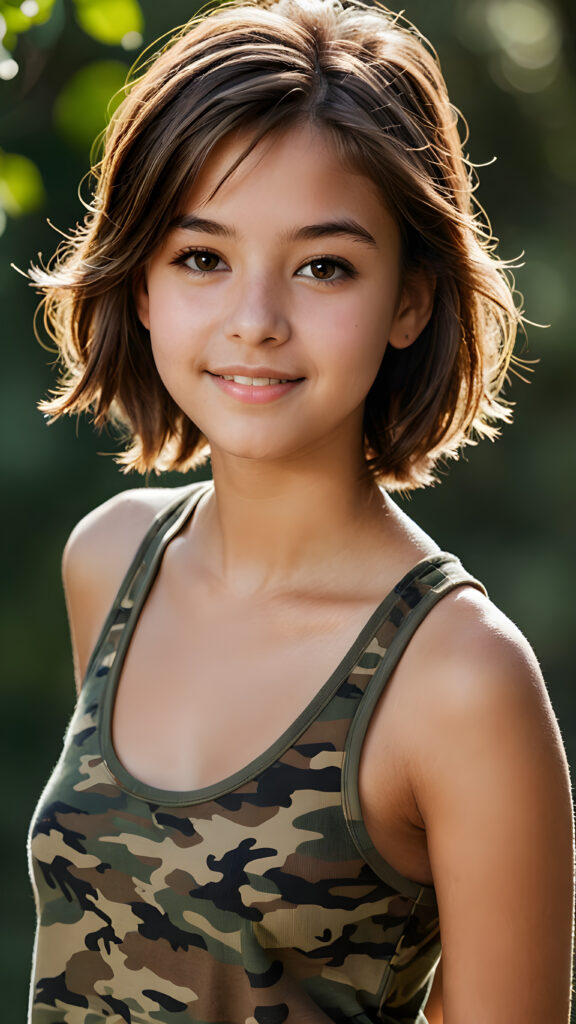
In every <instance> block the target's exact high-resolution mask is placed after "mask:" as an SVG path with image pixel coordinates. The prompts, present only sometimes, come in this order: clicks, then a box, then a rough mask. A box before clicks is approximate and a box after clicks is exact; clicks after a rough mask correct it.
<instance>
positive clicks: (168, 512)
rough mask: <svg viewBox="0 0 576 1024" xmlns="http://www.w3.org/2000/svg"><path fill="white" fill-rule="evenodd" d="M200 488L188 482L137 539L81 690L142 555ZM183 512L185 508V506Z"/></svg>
mask: <svg viewBox="0 0 576 1024" xmlns="http://www.w3.org/2000/svg"><path fill="white" fill-rule="evenodd" d="M202 488H203V484H202V483H199V484H198V483H195V484H191V485H190V488H189V491H188V494H185V495H181V496H180V497H179V498H178V499H176V500H175V499H172V500H171V501H170V502H169V503H168V505H167V507H166V508H163V509H160V511H159V512H157V513H156V515H155V516H154V518H153V520H152V522H151V523H150V526H149V527H148V529H147V530H146V533H145V534H144V536H143V537H142V540H141V541H140V544H139V545H138V548H137V549H136V553H135V554H134V557H133V558H132V561H131V562H130V565H129V566H128V569H127V570H126V572H125V574H124V576H123V578H122V581H121V583H120V586H119V587H118V590H117V591H116V594H115V596H114V600H113V601H112V604H111V606H110V609H109V611H108V614H107V616H106V618H105V620H104V623H103V625H102V629H101V630H100V633H99V634H98V637H97V639H96V643H95V644H94V647H93V649H92V653H91V654H90V658H89V660H88V664H87V666H86V671H85V673H84V678H83V680H82V686H81V690H82V689H83V688H84V686H85V685H86V682H87V681H88V678H89V677H90V676H91V675H92V673H93V671H94V667H95V665H96V663H97V662H98V660H99V657H100V653H101V650H102V647H103V646H104V645H105V643H106V641H107V639H108V636H109V634H110V629H111V628H112V626H113V624H114V620H115V618H116V617H117V616H118V612H119V611H120V609H121V608H122V604H123V601H124V600H125V598H126V594H127V593H129V591H130V589H131V587H132V586H133V585H134V582H135V580H136V579H137V577H138V575H139V574H140V573H141V572H143V571H144V570H145V568H146V566H147V560H146V557H145V556H146V555H147V554H148V553H149V552H150V551H151V550H153V549H154V546H155V544H156V543H157V542H158V540H159V539H160V540H162V539H163V538H164V536H165V534H164V533H161V531H162V528H163V527H164V526H166V524H167V522H168V521H169V520H170V518H171V516H174V518H175V520H178V517H179V514H182V513H184V511H185V507H186V506H188V505H190V506H191V507H190V509H189V511H190V512H193V511H194V509H195V507H196V505H197V503H198V502H199V501H200V498H201V497H202V494H203V493H204V491H203V489H202ZM198 492H199V493H198ZM193 498H194V499H195V500H194V501H192V499H193ZM186 511H188V510H187V509H186ZM183 525H184V524H183ZM166 532H168V530H166Z"/></svg>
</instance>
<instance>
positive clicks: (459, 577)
mask: <svg viewBox="0 0 576 1024" xmlns="http://www.w3.org/2000/svg"><path fill="white" fill-rule="evenodd" d="M427 561H428V562H429V563H431V566H430V567H433V568H434V569H436V570H437V571H440V572H441V573H442V576H443V580H442V589H441V590H438V586H439V583H438V582H437V583H436V584H435V585H434V586H432V587H431V588H430V590H429V591H428V592H427V593H426V594H424V595H423V596H422V597H421V598H420V600H419V601H418V603H417V604H416V605H415V606H414V607H413V608H411V609H410V611H409V613H408V614H407V616H406V619H405V620H404V622H403V623H402V624H401V625H400V627H399V628H398V631H397V632H396V634H395V635H394V636H393V638H392V640H391V642H390V644H389V646H388V647H387V648H386V650H385V652H384V654H383V656H382V658H381V660H380V663H379V664H378V666H377V667H376V669H375V671H374V673H373V675H372V677H371V679H370V681H369V683H368V685H367V686H366V690H365V691H364V694H363V696H362V699H361V700H360V701H359V703H358V707H357V708H356V711H355V713H354V716H353V718H352V719H351V721H350V725H349V728H348V732H347V735H346V740H345V744H344V760H343V765H342V779H341V794H342V813H343V817H344V820H345V823H346V828H347V830H348V833H349V835H350V837H351V839H352V842H353V843H354V846H355V847H356V849H357V851H358V853H359V855H360V856H361V857H362V859H363V860H364V861H365V862H366V863H367V864H368V865H369V866H370V867H371V868H372V870H373V871H374V872H375V873H376V875H378V877H379V878H380V879H381V880H382V881H383V882H385V883H387V884H389V885H391V886H393V887H394V888H395V889H396V890H397V891H398V892H400V893H401V894H402V895H403V896H405V897H406V898H408V899H410V900H412V901H413V902H414V904H415V905H416V904H417V903H423V904H425V905H427V906H429V907H436V906H437V901H436V894H435V890H434V886H433V885H426V884H424V883H422V882H416V881H414V880H413V879H410V878H408V877H407V876H405V875H402V874H401V872H399V871H397V869H396V868H394V867H393V866H392V865H391V864H389V863H388V861H387V860H386V859H385V858H384V857H382V855H381V854H380V853H379V852H378V851H377V850H376V848H375V847H374V844H373V843H372V841H371V839H370V836H369V833H368V830H367V829H366V825H365V823H364V817H363V814H362V810H361V806H360V798H359V791H358V767H359V762H360V754H361V750H362V745H363V743H364V739H365V736H366V732H367V730H368V727H369V725H370V722H371V719H372V715H373V713H374V709H375V707H376V705H377V703H378V701H379V699H380V697H381V696H382V693H383V692H384V690H385V688H386V686H387V684H388V682H389V680H390V677H391V676H392V674H393V672H394V670H395V669H396V667H397V664H398V662H399V661H400V659H401V657H402V655H403V654H404V651H405V650H406V648H407V646H408V644H409V643H410V640H411V639H412V637H413V635H414V633H415V632H416V630H417V629H418V626H419V625H421V623H422V622H423V621H424V619H425V618H426V616H427V614H428V612H429V611H431V609H432V608H433V607H435V605H436V604H437V603H438V602H439V601H440V600H442V598H443V597H445V596H446V594H448V593H450V592H451V591H452V590H454V589H455V588H456V587H459V586H473V587H475V588H477V589H480V590H482V591H483V592H484V593H485V588H484V587H483V585H482V584H481V583H480V582H479V581H478V580H476V579H475V578H474V577H473V576H471V575H470V574H469V573H467V572H466V570H465V569H464V567H463V566H462V565H461V563H460V561H459V559H458V558H457V557H456V556H455V555H451V554H449V553H448V552H441V553H440V554H438V555H436V556H433V557H432V558H431V559H428V560H427ZM419 564H420V565H421V570H423V569H424V568H425V566H424V564H423V563H419ZM416 568H418V567H417V566H416V567H415V569H416ZM450 570H452V572H451V571H450ZM409 575H410V577H411V579H410V582H412V583H413V582H414V581H415V579H416V576H417V575H418V574H416V573H412V574H409ZM420 575H421V576H423V575H425V573H423V572H422V571H421V573H420ZM406 578H407V577H405V578H404V579H405V580H406ZM401 582H403V581H401ZM406 589H407V587H406V586H404V587H402V588H401V586H400V584H398V585H397V587H396V588H395V590H396V591H398V596H399V597H401V594H402V591H405V590H406Z"/></svg>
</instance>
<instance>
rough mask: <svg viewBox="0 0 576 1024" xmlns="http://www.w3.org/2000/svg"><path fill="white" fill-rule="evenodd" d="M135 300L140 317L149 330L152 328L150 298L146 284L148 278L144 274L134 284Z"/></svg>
mask: <svg viewBox="0 0 576 1024" xmlns="http://www.w3.org/2000/svg"><path fill="white" fill-rule="evenodd" d="M134 302H135V303H136V312H137V313H138V319H139V320H140V323H141V324H142V326H143V327H145V328H146V330H147V331H149V330H150V312H149V306H150V300H149V297H148V286H147V284H146V278H145V276H144V274H142V275H141V276H140V277H139V278H138V279H137V281H136V282H135V284H134Z"/></svg>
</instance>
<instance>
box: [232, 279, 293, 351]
mask: <svg viewBox="0 0 576 1024" xmlns="http://www.w3.org/2000/svg"><path fill="white" fill-rule="evenodd" d="M225 333H226V337H227V338H229V339H230V340H232V341H242V342H244V344H246V345H254V346H257V345H261V344H263V343H264V342H266V344H268V345H272V344H275V345H282V344H284V342H285V341H287V340H288V338H289V337H290V323H289V318H288V312H287V309H286V303H285V296H283V295H282V289H281V288H280V286H279V284H278V282H277V281H274V280H272V279H271V278H270V277H269V276H268V275H262V276H261V277H259V278H257V279H255V278H254V277H251V278H250V279H249V280H246V279H244V280H243V281H242V282H239V283H238V288H237V289H235V290H234V292H233V293H232V295H231V302H230V308H229V311H228V315H227V318H226V325H225Z"/></svg>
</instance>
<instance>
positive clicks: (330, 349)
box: [311, 297, 392, 384]
mask: <svg viewBox="0 0 576 1024" xmlns="http://www.w3.org/2000/svg"><path fill="white" fill-rule="evenodd" d="M370 298H373V297H370ZM391 321H392V316H391V304H390V303H388V302H382V301H380V302H378V301H369V300H368V301H360V302H359V301H357V300H354V301H352V300H350V301H348V302H342V303H339V304H338V306H337V307H336V308H334V309H332V310H331V311H330V314H329V316H327V317H326V318H325V319H324V322H323V324H322V329H321V330H320V329H319V330H318V332H317V337H318V338H319V339H322V341H321V347H322V350H323V355H325V356H326V357H327V358H330V360H331V361H332V362H333V364H334V365H335V366H337V367H338V368H339V371H340V374H341V375H342V376H343V377H348V378H350V375H352V377H353V379H354V380H355V381H356V380H357V381H359V382H362V383H364V382H365V381H367V380H368V381H369V382H370V384H371V383H372V381H373V380H374V377H375V376H376V374H377V372H378V368H379V366H380V363H381V362H382V358H383V356H384V351H385V349H386V345H387V342H388V335H389V331H390V326H391ZM311 326H312V329H313V325H311ZM318 328H320V325H319V324H318Z"/></svg>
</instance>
